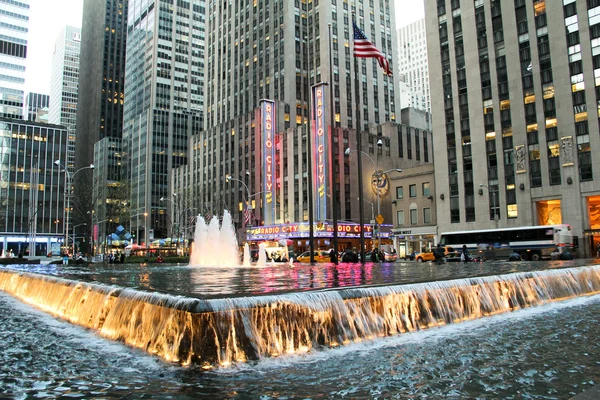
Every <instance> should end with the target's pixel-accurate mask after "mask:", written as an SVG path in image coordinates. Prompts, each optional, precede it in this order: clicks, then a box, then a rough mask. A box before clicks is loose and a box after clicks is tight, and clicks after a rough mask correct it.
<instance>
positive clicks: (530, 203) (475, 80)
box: [425, 0, 600, 255]
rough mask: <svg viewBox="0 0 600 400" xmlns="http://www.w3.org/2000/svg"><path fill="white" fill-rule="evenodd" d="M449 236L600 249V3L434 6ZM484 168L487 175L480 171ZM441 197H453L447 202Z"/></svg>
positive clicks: (540, 0)
mask: <svg viewBox="0 0 600 400" xmlns="http://www.w3.org/2000/svg"><path fill="white" fill-rule="evenodd" d="M425 9H426V10H428V11H429V12H428V13H427V15H426V23H427V32H428V49H429V69H430V71H431V76H439V77H441V79H439V80H437V81H436V82H435V83H434V84H433V85H432V86H431V94H432V97H431V98H432V113H433V132H434V134H435V136H436V137H437V139H436V142H438V143H444V144H445V145H446V146H436V147H435V156H434V159H435V175H436V182H438V185H437V193H438V197H439V199H440V200H439V201H438V202H437V209H438V226H439V228H440V232H444V231H452V230H463V229H475V228H493V227H516V226H522V225H548V224H555V223H567V224H570V225H571V226H572V228H573V233H574V235H575V236H577V239H578V245H579V250H578V253H579V254H581V255H590V247H591V246H593V245H594V244H595V243H597V242H598V241H599V240H600V236H598V235H599V234H600V179H598V177H599V176H600V175H599V174H600V163H599V162H597V161H598V160H595V157H597V154H600V136H599V135H598V132H599V125H598V124H599V121H598V110H599V108H598V105H597V104H598V100H600V97H599V96H600V89H599V88H600V2H598V1H597V0H588V1H585V0H563V1H549V0H545V1H544V0H534V1H525V0H502V1H492V2H488V1H483V0H476V1H473V2H465V1H463V2H459V1H456V0H448V1H446V0H427V1H426V8H425ZM476 165H479V168H474V166H476ZM442 196H444V198H443V199H442Z"/></svg>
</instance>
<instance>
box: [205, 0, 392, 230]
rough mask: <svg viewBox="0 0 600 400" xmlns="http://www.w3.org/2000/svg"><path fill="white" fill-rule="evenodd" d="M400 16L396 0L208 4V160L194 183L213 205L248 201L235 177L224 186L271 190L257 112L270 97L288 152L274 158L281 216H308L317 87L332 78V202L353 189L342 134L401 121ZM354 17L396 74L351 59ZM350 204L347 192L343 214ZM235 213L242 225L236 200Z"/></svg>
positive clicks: (288, 218)
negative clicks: (310, 142) (266, 179)
mask: <svg viewBox="0 0 600 400" xmlns="http://www.w3.org/2000/svg"><path fill="white" fill-rule="evenodd" d="M393 13H394V2H393V1H391V0H383V1H378V2H360V3H358V5H354V4H352V5H350V4H348V3H347V2H335V1H321V2H319V3H318V4H317V3H315V2H311V1H295V2H290V1H283V0H276V1H266V0H259V1H256V2H254V3H248V2H243V1H240V0H237V1H233V2H231V4H230V5H227V4H225V3H216V2H208V3H207V14H206V15H207V24H206V83H207V84H206V90H205V103H204V109H205V115H206V118H205V124H206V132H205V133H204V135H203V139H202V140H201V142H200V143H201V148H200V149H199V151H202V157H204V159H203V161H202V163H201V165H202V167H201V169H200V171H199V172H198V174H199V178H198V180H197V182H199V184H200V185H201V189H200V190H202V192H203V193H204V196H205V198H204V200H205V201H206V202H208V203H210V204H217V203H225V204H229V205H232V204H233V205H236V204H240V203H241V202H242V199H243V198H244V196H245V193H246V191H245V189H244V187H243V186H241V185H240V184H235V183H233V182H234V181H231V182H227V180H226V175H228V174H229V175H231V176H232V177H236V178H237V179H243V180H244V181H245V183H246V184H247V185H248V187H249V188H250V190H251V192H252V193H256V194H258V193H259V192H261V191H263V190H264V189H263V183H264V182H263V177H262V173H261V171H262V168H263V166H264V163H263V160H262V156H261V154H262V153H261V150H260V145H261V142H260V136H259V135H258V134H257V126H258V125H257V124H259V119H260V117H259V116H258V114H256V112H257V111H256V110H258V109H259V107H260V105H261V100H263V99H268V100H272V101H273V102H274V104H275V110H276V113H275V117H276V120H275V121H274V123H275V126H276V128H275V129H276V130H277V134H278V139H277V140H279V142H277V146H279V147H280V148H283V149H285V150H284V151H282V152H281V153H279V154H280V157H281V158H280V159H278V160H277V165H278V167H277V168H278V172H277V176H276V185H277V188H278V190H279V192H278V194H277V196H276V197H278V199H276V200H277V201H278V202H279V201H280V202H281V206H278V207H280V212H281V217H280V219H281V220H284V221H308V219H309V215H308V193H310V191H309V189H308V188H309V181H308V175H309V174H308V158H307V153H306V149H307V134H308V132H309V129H308V118H309V98H310V88H311V87H312V86H313V85H316V84H318V83H321V82H329V83H330V85H329V88H330V89H331V91H332V96H329V95H328V97H329V98H328V100H327V104H329V105H330V106H331V107H330V110H329V109H328V111H327V112H328V113H330V114H329V115H333V118H332V119H333V121H334V126H335V128H336V129H335V130H334V132H333V136H334V156H333V157H334V162H333V170H334V175H333V177H332V180H333V182H334V185H335V188H336V192H337V193H338V199H336V200H334V201H337V202H338V203H339V202H340V201H341V199H340V198H339V197H340V195H339V193H341V192H343V191H345V190H346V189H347V188H349V185H350V182H349V181H348V180H347V175H345V172H344V171H345V170H349V168H350V165H349V162H348V161H347V159H345V158H344V157H343V152H344V147H345V146H347V145H348V144H349V143H348V138H347V136H346V137H344V135H343V132H344V131H346V132H347V131H348V130H349V129H356V128H357V127H359V128H360V130H361V131H363V132H367V131H369V130H371V129H375V130H377V128H376V127H377V126H380V125H381V124H384V123H385V122H388V121H396V120H397V119H398V120H399V117H397V113H399V108H398V106H397V105H398V102H399V98H398V92H397V89H396V83H397V68H396V67H395V66H394V65H395V62H394V61H395V54H396V40H397V38H396V35H395V33H394V32H395V26H394V21H393V18H392V17H391V16H392V15H393ZM353 15H356V21H357V24H358V26H359V27H361V28H362V29H363V30H364V31H365V33H366V35H367V36H368V38H369V40H370V41H371V42H373V43H374V44H375V46H376V47H377V48H378V49H379V50H381V52H382V53H383V54H384V55H385V56H386V58H387V59H388V60H389V61H390V62H391V65H392V70H393V71H394V75H393V76H387V75H384V74H383V72H382V69H381V67H380V66H379V65H378V64H377V61H375V59H362V58H361V59H356V58H355V57H354V56H353V54H352V48H353V47H352V46H353V44H352V38H353V28H352V22H353ZM355 66H356V67H355ZM355 72H357V74H355ZM357 82H358V85H357ZM357 86H358V88H357ZM328 124H329V122H328ZM365 145H366V144H365ZM353 147H355V145H354V144H353ZM353 167H354V165H353ZM248 173H249V174H248ZM355 176H356V175H355ZM310 184H312V183H310ZM283 199H285V202H284V201H283ZM346 201H347V204H346V203H345V202H346ZM351 201H352V198H351V196H350V195H349V193H348V197H347V198H345V200H344V201H341V203H340V206H339V207H338V211H337V212H338V216H339V217H340V218H343V217H345V216H346V210H349V208H350V203H351ZM222 208H223V207H221V209H220V210H215V211H216V212H221V211H222ZM355 210H356V204H355ZM233 211H234V220H235V221H236V223H237V224H238V225H239V226H242V224H243V222H242V211H241V210H240V208H239V207H237V206H234V207H233ZM348 215H349V214H348ZM329 218H331V216H330V217H329ZM253 222H255V221H253Z"/></svg>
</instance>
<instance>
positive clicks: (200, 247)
mask: <svg viewBox="0 0 600 400" xmlns="http://www.w3.org/2000/svg"><path fill="white" fill-rule="evenodd" d="M239 265H240V257H239V250H238V244H237V239H236V236H235V230H234V228H233V222H232V219H231V214H230V213H229V211H227V210H225V211H224V212H223V220H222V222H221V225H220V226H219V218H218V217H217V216H213V217H212V219H211V220H210V222H209V224H208V225H206V221H205V220H204V217H203V216H202V215H198V217H197V220H196V231H195V233H194V249H193V251H192V255H191V256H190V266H201V267H209V266H223V267H237V266H239Z"/></svg>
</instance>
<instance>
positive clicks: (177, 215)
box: [160, 193, 181, 251]
mask: <svg viewBox="0 0 600 400" xmlns="http://www.w3.org/2000/svg"><path fill="white" fill-rule="evenodd" d="M173 197H175V198H177V193H173ZM160 201H170V202H171V203H173V216H174V217H175V221H174V222H175V225H176V226H177V239H176V241H175V251H177V244H178V242H179V236H180V235H179V232H180V229H181V228H180V225H179V224H180V222H181V220H180V217H181V216H180V215H179V210H178V208H179V207H178V206H177V203H176V202H175V201H174V200H171V199H167V198H166V197H161V198H160ZM172 236H175V229H173V235H172Z"/></svg>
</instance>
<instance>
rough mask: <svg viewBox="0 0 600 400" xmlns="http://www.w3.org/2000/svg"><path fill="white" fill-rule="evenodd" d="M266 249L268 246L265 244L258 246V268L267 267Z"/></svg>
mask: <svg viewBox="0 0 600 400" xmlns="http://www.w3.org/2000/svg"><path fill="white" fill-rule="evenodd" d="M265 249H266V245H265V244H264V243H259V244H258V261H256V266H257V267H265V266H266V265H267V252H266V251H265Z"/></svg>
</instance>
